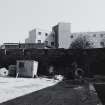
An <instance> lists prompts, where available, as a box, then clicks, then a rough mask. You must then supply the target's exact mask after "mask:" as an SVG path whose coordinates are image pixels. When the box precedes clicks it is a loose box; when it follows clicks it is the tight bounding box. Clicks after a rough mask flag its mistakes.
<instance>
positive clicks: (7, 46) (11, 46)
mask: <svg viewBox="0 0 105 105" xmlns="http://www.w3.org/2000/svg"><path fill="white" fill-rule="evenodd" d="M17 48H19V43H4V44H3V45H1V46H0V49H17Z"/></svg>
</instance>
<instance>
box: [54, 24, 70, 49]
mask: <svg viewBox="0 0 105 105" xmlns="http://www.w3.org/2000/svg"><path fill="white" fill-rule="evenodd" d="M52 30H53V32H54V33H55V45H56V47H57V48H65V49H67V48H69V44H70V33H71V30H70V23H63V22H61V23H58V24H57V25H55V26H54V27H53V28H52Z"/></svg>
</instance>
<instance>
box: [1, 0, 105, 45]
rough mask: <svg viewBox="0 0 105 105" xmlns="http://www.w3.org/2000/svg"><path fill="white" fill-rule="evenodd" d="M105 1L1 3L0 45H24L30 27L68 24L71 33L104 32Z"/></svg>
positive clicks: (14, 0) (24, 0)
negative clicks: (20, 43)
mask: <svg viewBox="0 0 105 105" xmlns="http://www.w3.org/2000/svg"><path fill="white" fill-rule="evenodd" d="M104 11H105V0H0V44H2V43H5V42H19V41H20V42H24V40H25V38H27V37H28V32H29V30H31V29H33V28H36V27H37V28H41V29H51V27H52V26H53V25H56V24H57V23H58V22H70V23H71V31H72V32H81V31H105V12H104Z"/></svg>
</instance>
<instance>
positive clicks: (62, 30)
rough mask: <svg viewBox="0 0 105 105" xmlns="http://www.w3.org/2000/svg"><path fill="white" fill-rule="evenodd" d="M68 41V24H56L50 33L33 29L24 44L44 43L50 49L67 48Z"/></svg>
mask: <svg viewBox="0 0 105 105" xmlns="http://www.w3.org/2000/svg"><path fill="white" fill-rule="evenodd" d="M69 39H70V23H58V24H57V25H55V26H53V28H52V31H51V32H50V31H45V30H42V29H38V28H36V29H33V30H31V31H30V32H29V37H28V38H26V40H25V43H44V44H45V45H46V46H50V47H51V48H68V47H69V43H70V42H69Z"/></svg>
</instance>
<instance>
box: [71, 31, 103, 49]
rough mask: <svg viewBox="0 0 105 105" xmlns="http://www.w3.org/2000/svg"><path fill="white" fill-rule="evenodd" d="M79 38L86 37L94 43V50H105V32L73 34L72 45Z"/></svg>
mask: <svg viewBox="0 0 105 105" xmlns="http://www.w3.org/2000/svg"><path fill="white" fill-rule="evenodd" d="M79 36H81V37H82V36H86V37H87V38H88V39H89V40H90V41H91V42H92V44H93V46H94V48H103V47H104V46H105V31H98V32H76V33H71V35H70V44H71V43H72V42H73V41H74V40H75V39H76V38H78V37H79Z"/></svg>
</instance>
